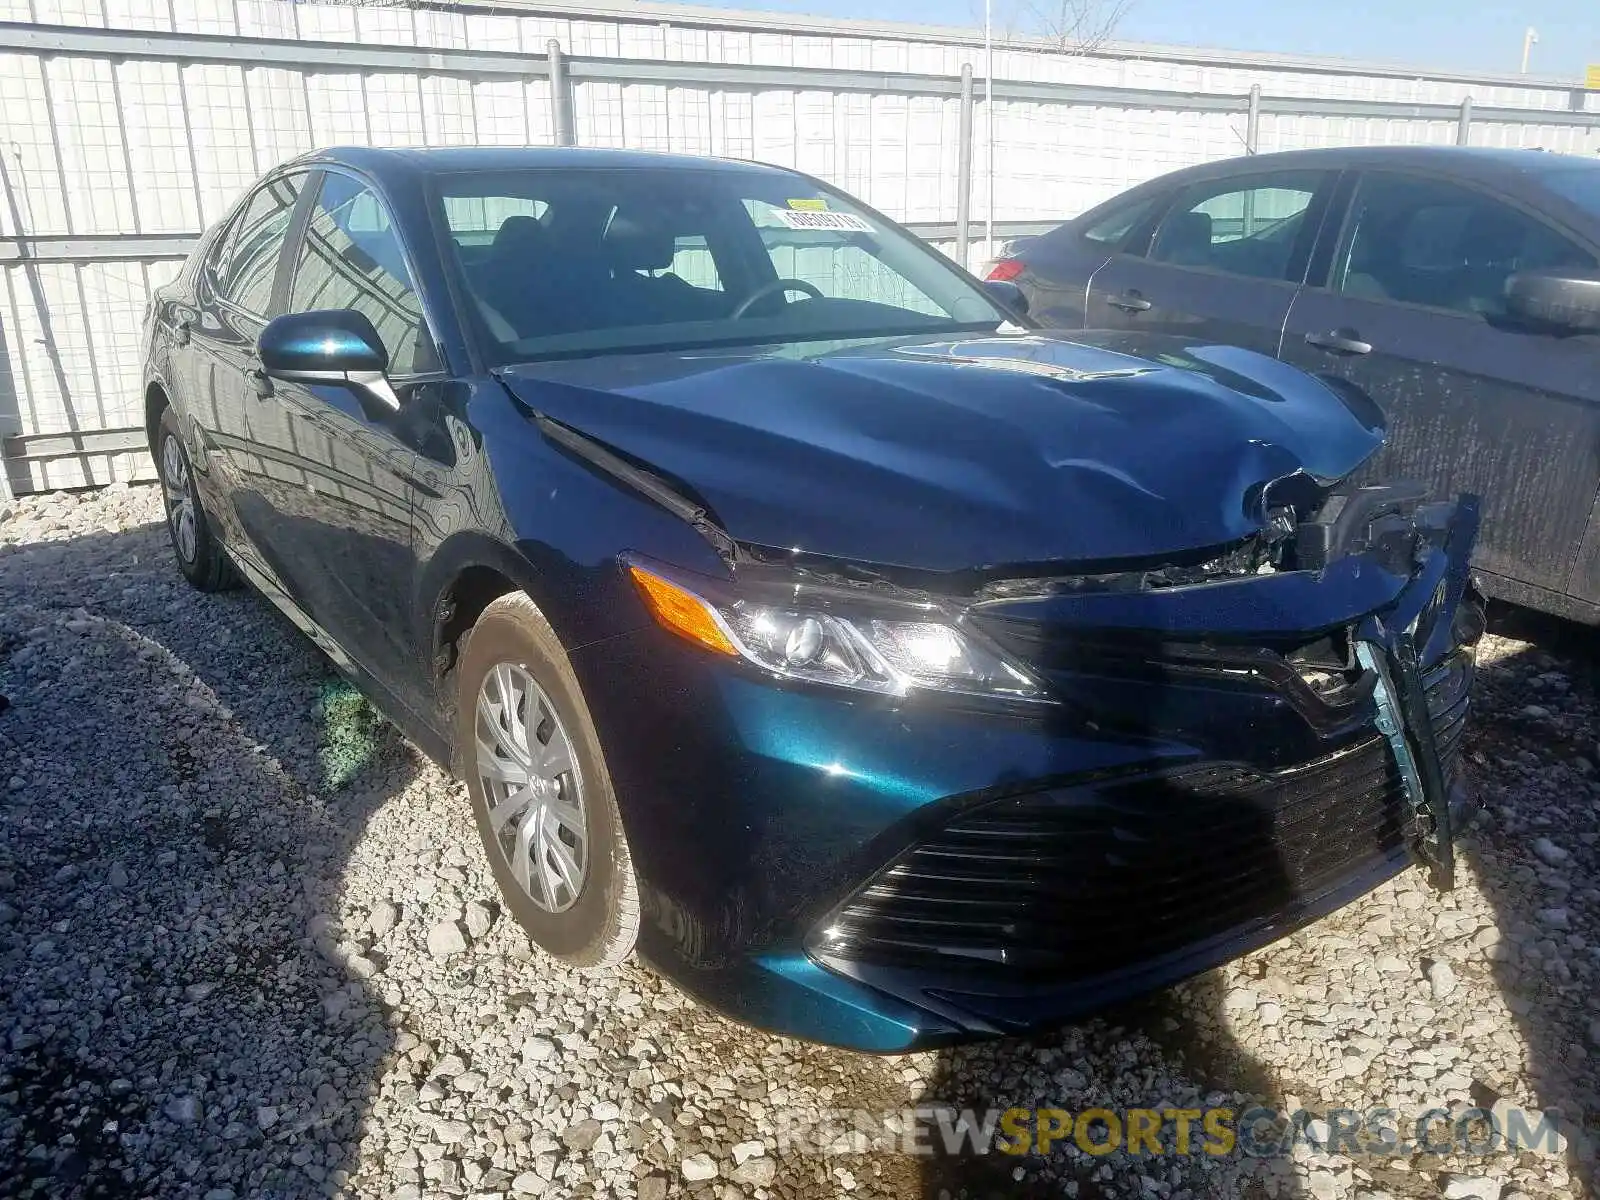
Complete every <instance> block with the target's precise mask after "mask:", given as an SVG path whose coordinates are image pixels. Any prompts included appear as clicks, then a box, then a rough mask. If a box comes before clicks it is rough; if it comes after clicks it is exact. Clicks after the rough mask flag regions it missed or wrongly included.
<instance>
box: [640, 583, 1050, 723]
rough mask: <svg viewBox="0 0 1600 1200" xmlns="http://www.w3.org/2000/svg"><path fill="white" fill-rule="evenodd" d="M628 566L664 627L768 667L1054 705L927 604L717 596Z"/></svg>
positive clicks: (804, 676) (888, 689) (872, 687)
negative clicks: (899, 607) (859, 605)
mask: <svg viewBox="0 0 1600 1200" xmlns="http://www.w3.org/2000/svg"><path fill="white" fill-rule="evenodd" d="M628 570H629V572H630V573H631V574H632V576H633V581H634V583H635V584H636V585H637V586H638V588H639V592H640V594H641V595H642V596H643V597H644V600H645V604H646V605H647V606H648V607H649V609H650V612H651V614H652V615H653V616H654V617H655V619H656V621H657V622H659V623H660V624H661V625H662V626H664V627H665V628H667V629H669V630H671V631H672V632H673V633H676V634H677V635H678V636H680V637H683V638H687V639H688V640H689V641H691V642H694V643H695V644H696V645H698V646H701V647H703V648H705V649H707V650H711V651H714V652H716V653H718V654H726V655H730V656H734V657H738V658H743V659H744V660H746V661H747V662H750V663H753V664H755V665H756V666H758V667H761V668H762V669H763V670H766V671H770V672H772V673H773V674H774V675H781V676H783V677H785V678H787V679H801V680H805V681H807V682H809V683H827V684H833V685H834V686H836V687H847V688H854V689H857V690H859V691H864V692H880V693H885V694H888V695H894V696H903V695H906V694H908V693H909V692H911V691H913V690H918V689H920V690H923V691H931V692H945V693H953V694H957V695H976V696H994V697H999V698H1004V699H1011V700H1028V701H1035V702H1041V703H1047V704H1048V703H1054V700H1053V698H1052V697H1051V696H1050V695H1049V693H1048V692H1046V690H1045V689H1044V687H1043V686H1042V685H1041V684H1040V683H1039V682H1038V681H1037V680H1036V679H1034V678H1033V676H1032V675H1030V674H1029V673H1028V672H1027V671H1025V670H1023V669H1022V668H1021V667H1019V666H1017V665H1016V664H1014V663H1012V662H1010V661H1008V660H1007V659H1006V658H1005V656H1004V655H1002V654H1001V653H1000V652H999V651H998V650H995V649H992V648H991V647H989V646H987V645H985V644H984V643H983V642H982V641H981V640H980V639H979V638H977V637H975V636H974V635H973V634H972V633H971V632H970V631H967V630H963V629H960V628H959V627H958V625H957V623H956V622H953V621H950V620H947V619H945V618H944V614H942V613H940V612H939V611H938V610H937V609H934V608H933V607H932V606H928V607H927V608H923V607H921V606H913V605H906V606H904V608H905V609H906V612H905V613H904V615H903V616H901V615H899V614H895V613H890V612H886V611H883V610H882V609H881V608H880V610H879V611H875V612H873V613H871V614H870V615H869V614H867V613H865V612H862V613H861V614H859V615H858V614H856V613H853V612H847V613H840V612H839V611H837V610H836V609H834V608H833V607H831V606H829V607H826V608H824V607H822V606H821V605H820V604H819V605H818V606H817V607H810V606H809V605H806V604H805V603H804V601H803V600H801V601H799V602H797V603H793V604H791V603H786V602H781V601H767V600H763V599H760V598H757V597H753V596H744V595H738V594H735V593H734V592H733V591H732V590H730V591H729V592H728V593H727V594H719V593H720V592H721V589H720V588H719V587H718V586H717V585H715V584H714V583H712V581H706V582H705V583H704V584H701V585H697V586H699V588H700V590H692V589H691V588H689V587H687V586H685V585H684V584H683V583H680V582H678V580H677V579H673V578H668V577H667V576H665V575H662V574H659V573H657V572H656V571H653V570H647V569H646V568H644V567H641V566H639V565H637V564H630V565H629V568H628ZM702 591H703V592H705V593H707V594H706V595H702V594H701V592H702ZM846 604H847V606H848V601H847V602H846Z"/></svg>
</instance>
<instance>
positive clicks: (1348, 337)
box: [1306, 329, 1372, 354]
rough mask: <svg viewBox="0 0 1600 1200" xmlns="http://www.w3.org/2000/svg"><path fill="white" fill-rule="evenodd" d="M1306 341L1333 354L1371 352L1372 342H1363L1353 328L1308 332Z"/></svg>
mask: <svg viewBox="0 0 1600 1200" xmlns="http://www.w3.org/2000/svg"><path fill="white" fill-rule="evenodd" d="M1306 342H1307V343H1309V344H1310V345H1312V346H1316V347H1318V348H1319V349H1322V350H1332V351H1333V352H1334V353H1335V354H1371V353H1372V343H1371V342H1363V341H1362V340H1361V339H1360V338H1359V337H1357V336H1356V331H1355V330H1353V329H1335V330H1334V331H1333V332H1332V333H1308V334H1306Z"/></svg>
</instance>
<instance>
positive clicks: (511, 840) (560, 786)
mask: <svg viewBox="0 0 1600 1200" xmlns="http://www.w3.org/2000/svg"><path fill="white" fill-rule="evenodd" d="M475 725H476V729H477V739H476V740H477V756H478V778H479V779H480V780H481V781H482V782H483V791H484V797H485V800H486V801H487V804H488V812H489V826H490V829H491V830H492V831H493V833H494V840H495V842H496V844H497V845H498V846H499V849H500V852H501V854H503V855H504V856H505V860H506V863H507V865H508V866H509V867H510V868H511V875H512V877H513V878H514V879H515V880H516V881H517V885H518V886H519V887H520V888H521V889H522V892H523V894H524V895H526V896H527V898H528V899H529V900H531V901H532V902H533V903H534V904H536V905H538V906H539V907H540V908H542V909H543V910H544V911H545V912H549V913H559V912H563V911H565V910H566V909H569V908H571V907H572V906H573V905H574V904H575V903H577V900H578V896H579V895H580V894H581V893H582V891H583V882H584V879H585V878H586V876H587V874H588V866H589V856H588V848H589V838H588V822H587V820H586V814H585V811H584V804H583V779H582V775H581V774H580V772H579V770H578V760H577V756H576V755H575V754H574V753H573V750H572V739H571V738H570V737H568V736H567V731H566V728H565V727H564V726H563V725H562V723H561V718H560V717H559V716H557V715H556V710H555V705H553V704H552V703H551V702H550V697H549V696H548V695H546V693H545V690H544V689H543V688H542V687H540V686H539V684H538V682H537V681H536V680H535V679H534V678H533V676H532V675H530V674H528V672H527V671H526V670H525V669H523V668H522V667H520V666H518V665H516V664H514V663H496V664H495V666H494V667H493V668H491V669H490V671H489V673H488V674H487V675H485V676H484V677H483V683H482V684H481V685H480V686H479V688H478V707H477V715H476V721H475Z"/></svg>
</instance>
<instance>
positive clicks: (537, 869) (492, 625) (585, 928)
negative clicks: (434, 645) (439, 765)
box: [456, 592, 639, 967]
mask: <svg viewBox="0 0 1600 1200" xmlns="http://www.w3.org/2000/svg"><path fill="white" fill-rule="evenodd" d="M456 704H457V718H456V745H457V746H458V747H459V748H460V755H461V762H462V764H463V767H464V771H465V774H466V776H467V788H468V791H469V792H470V794H471V796H472V808H473V815H474V816H475V817H476V818H477V822H478V832H479V833H480V834H481V835H482V837H483V844H484V848H485V850H486V851H487V852H488V855H489V865H490V868H491V869H492V870H493V872H494V877H495V882H496V883H497V884H499V887H500V892H501V895H502V897H503V898H504V900H505V904H506V907H507V909H508V910H509V911H510V913H511V915H512V916H513V917H515V918H516V920H517V922H518V923H519V924H520V925H521V926H522V927H523V929H525V930H526V931H527V933H528V935H529V936H530V937H531V938H532V939H533V940H534V941H535V942H536V943H537V944H538V945H539V946H541V947H542V948H543V949H544V950H546V951H547V952H549V953H550V954H553V955H555V956H556V957H557V958H561V959H564V960H565V961H567V962H569V963H572V964H573V965H574V966H580V967H606V966H611V965H613V964H615V963H618V962H621V961H622V960H623V959H624V958H626V957H627V956H628V954H629V952H630V951H632V949H633V944H634V941H635V939H636V938H637V936H638V931H639V891H638V884H637V883H636V881H635V879H634V874H633V864H632V861H631V859H630V857H629V853H628V842H627V838H626V837H625V836H624V834H623V829H622V820H621V817H620V815H619V813H618V811H617V801H616V797H615V795H614V794H613V792H612V789H611V777H610V774H609V772H607V770H606V764H605V757H604V755H603V754H602V752H601V749H600V739H599V737H598V735H597V734H596V732H595V727H594V722H593V720H592V719H591V718H590V716H589V709H588V706H587V705H586V704H585V703H584V700H583V694H582V692H581V691H580V690H579V688H578V680H577V676H576V675H575V674H574V673H573V670H572V664H571V662H570V661H569V660H568V658H567V655H566V651H565V650H563V649H562V647H561V642H560V640H559V639H558V638H557V637H556V634H555V631H554V630H552V629H551V628H550V624H549V622H547V621H546V620H545V618H544V614H543V613H541V612H540V611H539V609H538V607H537V606H536V605H535V604H534V603H533V601H532V600H530V599H529V598H528V597H527V596H526V595H524V594H523V593H521V592H514V593H512V594H510V595H507V596H502V597H500V598H499V599H498V600H496V601H494V603H492V604H490V605H489V607H488V608H486V609H485V610H484V612H483V615H482V616H481V617H479V618H478V622H477V624H476V625H474V626H473V627H472V632H471V633H470V634H469V635H468V637H467V643H466V647H465V649H464V651H463V653H462V656H461V663H460V667H459V669H458V671H457V693H456Z"/></svg>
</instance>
